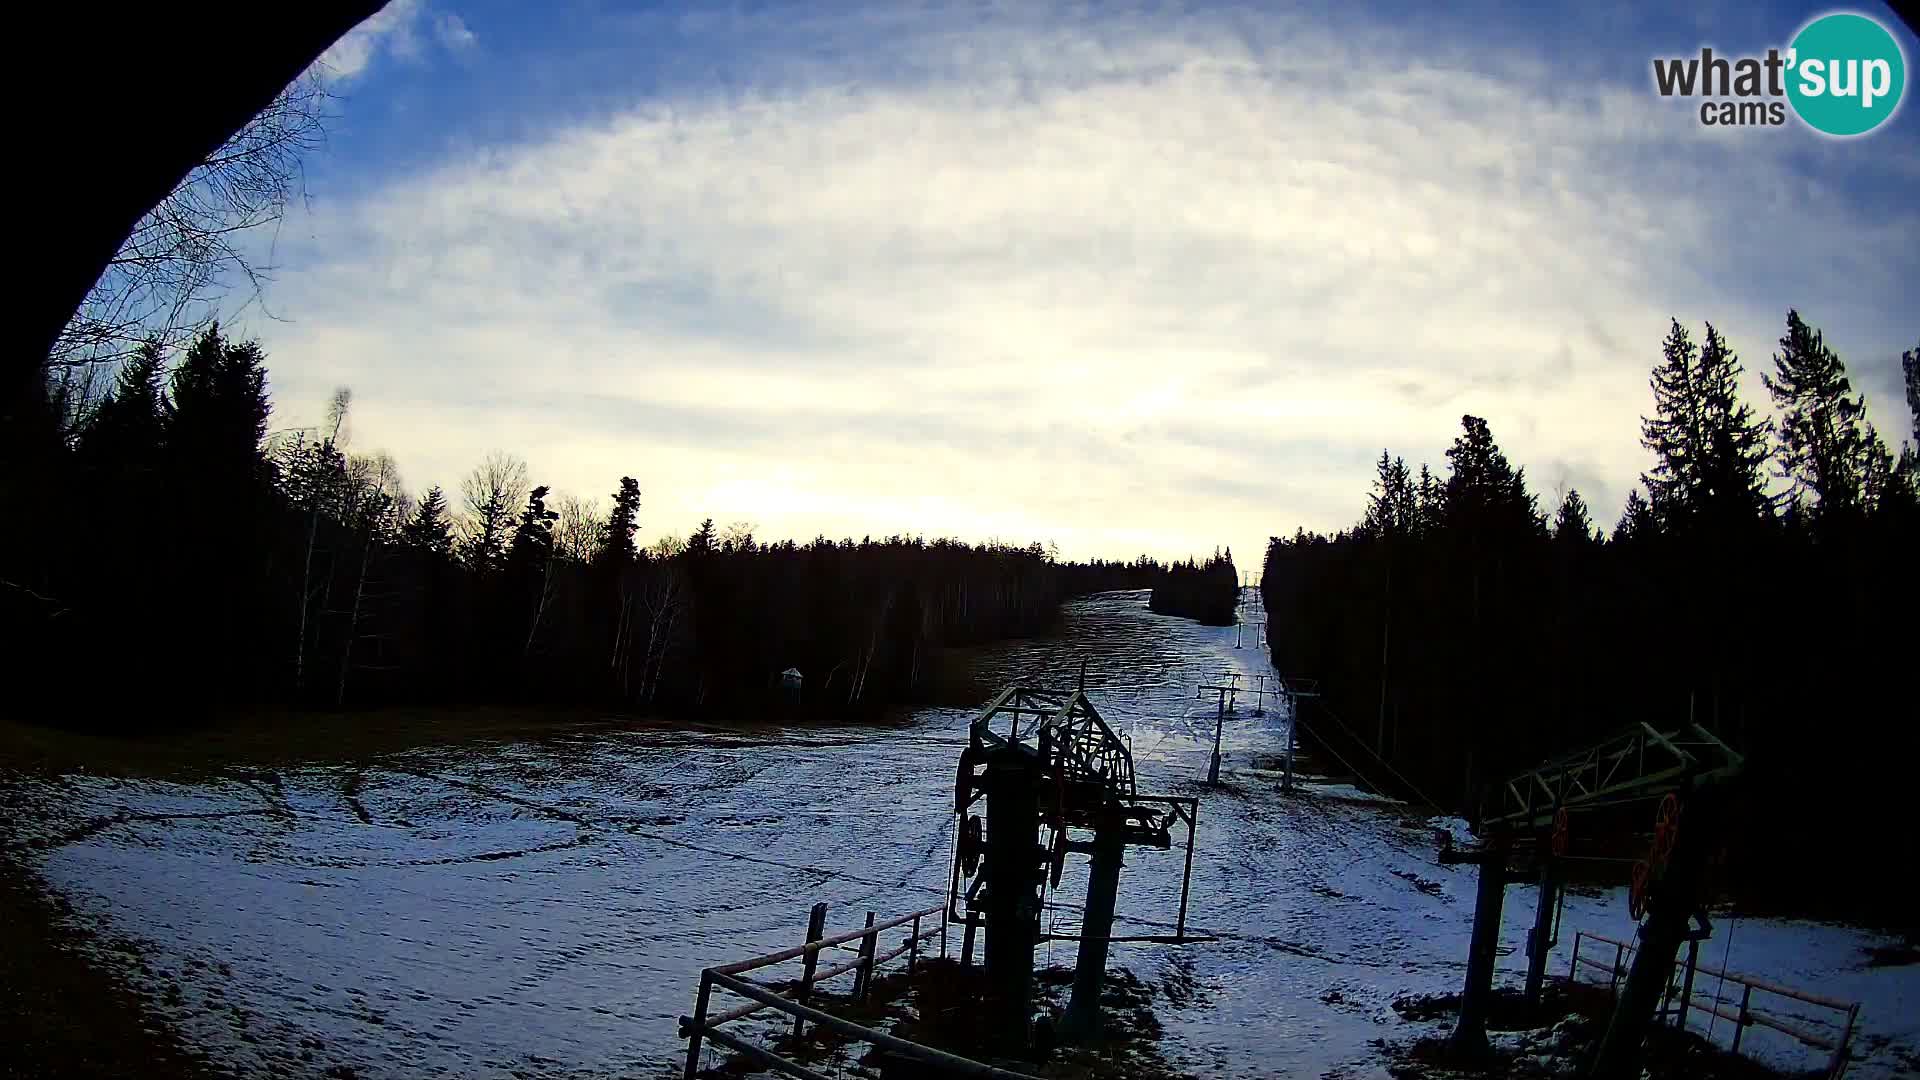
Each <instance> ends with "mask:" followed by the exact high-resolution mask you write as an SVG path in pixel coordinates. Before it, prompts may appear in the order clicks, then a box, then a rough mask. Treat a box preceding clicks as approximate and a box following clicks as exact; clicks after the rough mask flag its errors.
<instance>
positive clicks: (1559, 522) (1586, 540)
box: [1553, 488, 1640, 544]
mask: <svg viewBox="0 0 1920 1080" xmlns="http://www.w3.org/2000/svg"><path fill="white" fill-rule="evenodd" d="M1633 494H1634V496H1638V495H1639V494H1640V493H1639V492H1638V491H1636V492H1634V493H1633ZM1553 538H1554V539H1555V540H1556V541H1558V542H1560V543H1562V544H1593V543H1598V542H1599V539H1600V538H1599V537H1597V536H1595V535H1594V529H1593V518H1592V517H1591V516H1590V515H1589V514H1588V513H1587V500H1585V499H1583V498H1581V497H1580V490H1579V489H1578V488H1568V489H1567V495H1566V498H1564V499H1561V500H1560V509H1559V510H1557V511H1555V512H1554V515H1553Z"/></svg>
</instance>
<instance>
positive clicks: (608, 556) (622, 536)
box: [600, 476, 640, 564]
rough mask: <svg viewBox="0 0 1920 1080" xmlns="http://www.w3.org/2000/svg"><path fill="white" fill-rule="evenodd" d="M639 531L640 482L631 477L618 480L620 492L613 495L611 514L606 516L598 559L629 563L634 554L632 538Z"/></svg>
mask: <svg viewBox="0 0 1920 1080" xmlns="http://www.w3.org/2000/svg"><path fill="white" fill-rule="evenodd" d="M639 530H640V482H639V481H638V480H635V479H634V478H633V477H631V476H623V477H621V478H620V490H619V491H616V492H614V495H613V512H612V513H611V514H609V515H608V516H607V528H606V536H605V543H604V544H603V546H602V547H601V550H600V558H601V559H602V560H603V561H606V562H612V563H619V564H624V563H630V562H632V561H633V559H634V555H635V554H636V551H635V548H634V543H633V537H634V534H635V533H636V532H638V531H639Z"/></svg>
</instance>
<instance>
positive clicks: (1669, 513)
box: [1640, 319, 1772, 530]
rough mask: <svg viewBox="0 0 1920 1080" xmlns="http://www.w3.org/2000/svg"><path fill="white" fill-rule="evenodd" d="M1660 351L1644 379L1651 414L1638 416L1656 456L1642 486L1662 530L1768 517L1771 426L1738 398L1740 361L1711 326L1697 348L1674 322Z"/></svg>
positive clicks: (1645, 441) (1722, 525) (1720, 525)
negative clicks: (1651, 402)
mask: <svg viewBox="0 0 1920 1080" xmlns="http://www.w3.org/2000/svg"><path fill="white" fill-rule="evenodd" d="M1661 351H1662V356H1661V362H1660V364H1659V365H1658V366H1657V367H1655V368H1654V369H1653V375H1652V378H1651V380H1650V381H1651V385H1652V387H1653V400H1654V415H1653V416H1651V417H1645V416H1643V417H1641V418H1640V432H1641V444H1642V445H1644V446H1645V447H1646V448H1647V449H1649V450H1651V451H1653V453H1654V455H1655V456H1656V458H1657V460H1656V462H1655V464H1654V468H1653V471H1652V472H1650V473H1646V474H1644V475H1642V477H1641V483H1642V484H1644V485H1645V486H1646V489H1647V495H1648V502H1649V503H1650V505H1651V506H1652V507H1653V512H1654V514H1655V515H1656V516H1658V518H1659V519H1660V522H1661V524H1662V527H1663V528H1665V529H1668V530H1673V529H1677V528H1683V527H1688V526H1691V525H1694V524H1697V523H1701V522H1708V521H1710V522H1712V523H1714V525H1715V527H1716V528H1725V527H1729V526H1734V525H1739V524H1744V523H1751V522H1753V521H1754V520H1757V519H1758V518H1760V517H1761V516H1763V515H1765V514H1767V513H1768V512H1770V510H1771V508H1772V503H1771V501H1770V500H1769V499H1768V498H1767V495H1766V492H1765V488H1764V481H1763V478H1762V476H1761V468H1762V465H1763V463H1764V462H1765V461H1766V457H1767V434H1768V430H1769V425H1768V424H1767V423H1766V422H1765V421H1763V420H1759V419H1757V418H1756V417H1755V415H1754V412H1753V408H1752V406H1750V405H1747V404H1746V403H1744V402H1742V401H1741V400H1740V391H1739V377H1740V372H1741V368H1740V361H1739V358H1738V357H1737V356H1735V355H1734V353H1733V350H1732V349H1730V348H1728V347H1727V343H1726V341H1725V339H1723V338H1722V337H1721V336H1720V333H1719V331H1718V330H1715V329H1714V327H1713V324H1711V323H1709V324H1707V333H1706V340H1705V341H1703V342H1702V343H1701V344H1700V345H1699V346H1697V347H1696V346H1695V345H1694V344H1693V341H1692V339H1691V338H1690V337H1689V336H1688V334H1687V332H1686V331H1685V330H1684V329H1682V328H1681V326H1680V322H1679V320H1677V319H1676V320H1674V321H1673V324H1672V329H1671V331H1669V333H1668V334H1667V337H1666V340H1665V341H1663V342H1662V343H1661Z"/></svg>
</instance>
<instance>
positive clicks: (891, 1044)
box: [680, 903, 1034, 1080]
mask: <svg viewBox="0 0 1920 1080" xmlns="http://www.w3.org/2000/svg"><path fill="white" fill-rule="evenodd" d="M941 914H942V908H941V907H939V906H935V907H930V908H927V909H926V910H924V911H915V912H912V913H910V914H906V915H899V916H895V917H894V918H891V919H888V920H886V921H884V922H878V923H876V922H875V921H874V916H873V912H871V911H869V912H867V921H866V925H864V926H862V927H859V928H858V929H854V930H847V931H843V932H841V933H837V934H832V935H827V934H825V933H824V929H825V925H826V917H827V905H825V904H823V903H822V904H815V905H813V909H812V911H811V912H809V914H808V919H807V940H806V942H805V943H804V944H801V945H795V946H793V947H791V948H787V949H781V950H779V951H777V952H770V953H766V954H765V955H762V956H755V957H750V958H748V959H746V960H736V961H734V962H733V963H730V964H721V965H720V966H718V967H710V968H707V969H706V970H704V971H702V972H701V973H700V989H699V992H698V994H697V995H696V997H695V998H694V1006H693V1015H692V1016H683V1017H681V1018H680V1036H681V1038H684V1039H686V1040H687V1067H686V1074H685V1080H693V1077H694V1073H695V1072H696V1071H697V1070H698V1068H699V1063H700V1048H701V1044H702V1042H703V1041H708V1042H712V1043H714V1044H716V1045H719V1046H724V1047H726V1048H727V1049H729V1050H733V1051H735V1052H737V1053H740V1054H743V1055H745V1056H746V1057H748V1058H751V1059H752V1060H753V1061H755V1062H756V1063H758V1064H760V1065H763V1066H765V1067H767V1068H770V1069H776V1070H778V1071H780V1072H784V1073H786V1074H788V1075H790V1076H798V1077H802V1078H803V1080H828V1078H827V1077H826V1076H825V1075H824V1074H822V1073H820V1072H817V1071H815V1070H813V1069H810V1068H808V1067H806V1066H805V1065H802V1064H800V1063H799V1062H797V1061H793V1060H791V1059H789V1058H785V1057H781V1056H780V1055H779V1054H777V1053H775V1052H774V1051H772V1050H769V1049H767V1048H766V1047H763V1046H760V1045H759V1044H757V1043H753V1042H750V1041H748V1040H746V1039H744V1038H741V1037H739V1036H737V1035H734V1034H733V1033H732V1032H727V1031H721V1030H719V1028H720V1025H722V1024H727V1023H731V1022H733V1021H735V1020H739V1019H741V1018H742V1017H746V1016H752V1015H753V1014H754V1013H757V1012H760V1011H761V1010H763V1009H774V1010H776V1011H779V1012H783V1013H786V1014H787V1015H789V1016H791V1017H793V1036H794V1038H795V1039H798V1038H799V1037H800V1036H801V1034H802V1033H803V1032H804V1030H805V1027H806V1025H807V1024H809V1023H811V1024H813V1025H814V1026H816V1027H820V1028H824V1029H826V1030H828V1031H832V1032H835V1033H837V1034H840V1035H844V1036H846V1037H847V1038H850V1039H856V1040H858V1041H860V1042H865V1043H869V1044H872V1045H873V1046H876V1047H879V1048H880V1049H882V1050H885V1051H887V1052H888V1053H891V1054H894V1055H896V1056H898V1057H903V1058H908V1059H911V1060H913V1061H917V1062H919V1063H921V1064H923V1065H926V1066H929V1067H930V1068H932V1069H935V1070H938V1071H939V1074H940V1075H946V1076H968V1077H982V1078H985V1080H1034V1078H1033V1077H1030V1076H1027V1075H1026V1074H1024V1073H1016V1072H1009V1071H1007V1070H1005V1069H1000V1068H996V1067H994V1066H992V1065H988V1064H986V1063H984V1062H979V1061H974V1060H972V1059H970V1058H963V1057H960V1056H958V1055H955V1054H949V1053H946V1052H945V1051H942V1050H936V1049H934V1048H933V1047H930V1046H922V1045H921V1044H919V1043H915V1042H909V1041H908V1040H906V1039H901V1038H896V1037H894V1036H892V1035H889V1034H887V1033H886V1032H884V1031H877V1030H875V1029H873V1028H870V1027H865V1026H863V1025H861V1024H856V1023H854V1022H852V1021H851V1020H845V1019H842V1018H840V1017H838V1016H834V1015H833V1014H832V1013H828V1012H824V1011H822V1010H820V1009H817V1008H814V1007H813V1006H811V1005H808V1004H807V998H808V997H809V996H810V995H811V994H812V992H813V988H814V986H815V985H816V984H818V983H821V982H825V981H826V980H828V979H833V978H838V977H839V976H841V975H845V974H848V973H849V972H851V973H853V976H854V983H853V996H854V997H855V998H856V999H858V1000H861V1001H864V1000H866V998H867V996H868V995H869V994H870V993H871V992H872V988H873V975H874V972H875V971H877V970H878V969H879V968H880V967H881V965H883V964H886V963H888V962H889V961H892V960H895V959H897V958H899V957H901V956H905V957H906V958H907V970H908V971H912V970H913V969H914V966H915V964H916V963H917V962H918V960H919V956H920V943H921V942H922V941H925V940H927V939H928V938H931V937H934V936H936V935H938V936H939V938H940V954H941V955H942V956H945V955H946V951H947V926H946V921H945V920H944V919H942V920H941V922H940V925H938V926H936V927H933V928H932V929H929V930H925V931H922V930H921V929H920V923H921V920H923V919H928V918H938V917H939V916H940V915H941ZM901 926H906V927H909V928H910V929H909V930H908V933H907V936H906V939H905V940H904V941H902V942H901V943H900V945H899V947H898V948H895V949H893V950H892V951H890V952H886V953H879V952H878V949H879V939H880V934H881V933H882V932H884V931H887V930H892V929H895V928H897V927H901ZM856 939H857V940H858V941H859V942H860V946H859V952H858V955H857V957H856V959H853V960H850V961H848V962H847V963H844V964H840V965H838V966H836V967H831V968H828V969H826V970H825V971H820V970H817V967H818V964H819V959H820V953H821V951H822V950H825V949H831V948H834V947H836V946H840V945H844V944H846V943H847V942H850V941H854V940H856ZM790 960H800V961H801V964H802V967H801V974H800V978H799V979H798V980H796V981H795V982H794V983H793V984H792V988H791V993H792V996H791V997H785V996H782V994H781V992H780V990H779V989H777V988H775V987H773V986H770V985H767V984H766V983H762V982H756V981H754V980H751V979H747V978H745V977H743V975H744V973H745V972H749V971H754V970H757V969H759V968H764V967H771V966H773V965H775V964H781V963H785V962H787V961H790ZM716 987H717V988H719V989H721V990H724V991H726V992H728V993H731V994H734V995H736V996H738V997H742V998H745V999H747V1003H746V1004H743V1005H740V1006H737V1007H735V1008H731V1009H728V1010H726V1011H725V1012H720V1013H709V1012H708V1008H709V1005H710V1003H711V998H712V996H713V991H714V989H715V988H716Z"/></svg>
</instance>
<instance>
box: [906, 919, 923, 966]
mask: <svg viewBox="0 0 1920 1080" xmlns="http://www.w3.org/2000/svg"><path fill="white" fill-rule="evenodd" d="M919 961H920V916H918V915H915V916H914V917H913V937H912V938H910V939H909V940H908V941H907V974H909V975H911V974H913V966H914V965H915V964H916V963H918V962H919Z"/></svg>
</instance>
